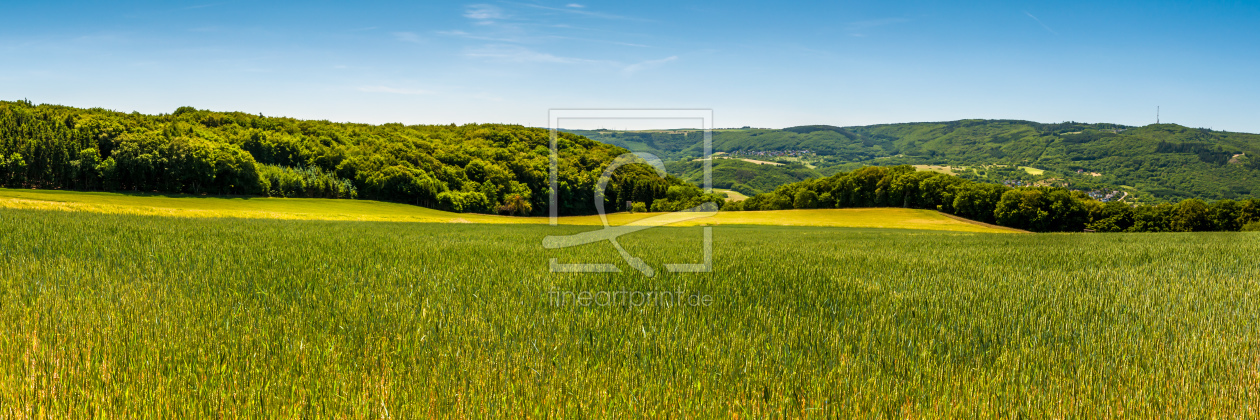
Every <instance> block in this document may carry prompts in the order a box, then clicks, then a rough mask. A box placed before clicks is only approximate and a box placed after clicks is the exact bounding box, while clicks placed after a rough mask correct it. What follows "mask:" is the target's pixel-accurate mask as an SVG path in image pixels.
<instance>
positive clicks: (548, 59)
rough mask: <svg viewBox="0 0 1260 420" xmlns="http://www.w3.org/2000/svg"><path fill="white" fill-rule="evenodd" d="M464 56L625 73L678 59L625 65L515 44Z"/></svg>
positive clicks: (629, 73) (492, 47)
mask: <svg viewBox="0 0 1260 420" xmlns="http://www.w3.org/2000/svg"><path fill="white" fill-rule="evenodd" d="M464 56H465V57H468V58H474V59H481V60H489V61H495V62H508V63H543V64H566V65H585V66H591V67H596V68H604V69H606V70H612V71H620V72H621V73H623V74H625V75H633V74H635V73H638V72H641V71H644V70H650V69H654V68H657V67H660V66H662V65H664V64H665V63H668V62H671V61H674V60H677V59H678V56H670V57H665V58H662V59H658V60H647V61H641V62H638V63H634V64H629V65H627V64H624V63H621V62H618V61H613V60H595V59H589V58H578V57H565V56H559V55H554V54H549V53H545V52H539V51H535V50H532V49H529V48H525V47H521V46H517V45H486V46H482V47H479V48H473V49H469V50H465V51H464Z"/></svg>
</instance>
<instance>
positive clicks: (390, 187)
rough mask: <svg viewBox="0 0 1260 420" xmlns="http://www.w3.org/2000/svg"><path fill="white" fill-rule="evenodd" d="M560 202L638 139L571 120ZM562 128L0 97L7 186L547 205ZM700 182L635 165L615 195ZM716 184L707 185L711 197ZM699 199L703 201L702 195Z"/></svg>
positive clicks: (610, 194)
mask: <svg viewBox="0 0 1260 420" xmlns="http://www.w3.org/2000/svg"><path fill="white" fill-rule="evenodd" d="M556 143H557V150H558V160H557V186H558V190H559V191H558V205H559V213H560V214H561V215H577V214H593V213H595V211H596V209H595V204H594V200H593V197H595V194H594V190H595V186H596V183H597V182H598V180H599V178H600V176H601V174H602V171H603V170H604V168H605V167H606V166H607V164H608V163H609V162H611V161H612V160H613V159H615V158H616V157H617V156H620V155H621V154H623V153H626V152H627V151H626V150H625V149H622V148H619V147H616V146H610V145H606V144H602V143H599V142H595V141H591V140H589V139H586V138H584V137H581V136H577V135H573V134H568V133H559V135H558V138H557V142H556ZM549 145H550V134H549V133H548V131H547V130H544V129H538V128H527V127H522V126H518V125H498V124H468V125H462V126H456V125H402V124H384V125H368V124H351V123H333V122H328V121H310V120H297V119H292V118H277V117H264V116H262V115H252V114H246V113H240V112H211V111H205V110H198V109H195V108H191V107H181V108H179V109H176V110H175V111H174V112H172V113H170V114H162V115H143V114H139V113H121V112H114V111H109V110H104V109H99V108H93V109H81V108H73V107H66V106H57V105H38V106H36V105H33V104H31V103H30V102H29V101H14V102H0V187H6V188H41V189H74V190H107V191H141V192H161V193H184V194H236V195H261V196H275V197H320V198H362V199H373V200H383V201H393V202H402V203H410V204H416V205H422V206H426V207H433V208H439V209H443V210H449V211H454V212H477V213H501V214H515V215H541V214H546V212H547V206H548V198H549V193H550V189H549V169H550V168H549V159H550V148H549ZM671 187H674V191H675V194H674V196H675V197H678V196H679V194H680V192H685V193H686V194H684V195H686V196H688V197H699V196H700V195H701V194H700V193H699V188H696V187H694V186H691V185H689V184H687V183H685V182H684V181H682V180H681V179H678V178H675V177H661V176H659V175H658V174H657V173H656V172H655V171H653V170H652V169H651V168H650V167H648V166H646V165H641V164H634V165H626V166H623V167H621V168H620V169H618V170H617V171H616V172H615V173H614V174H613V176H612V181H611V182H610V183H609V185H608V187H607V189H606V191H605V196H604V198H605V200H606V202H607V203H608V207H609V208H615V209H618V210H621V209H622V207H624V203H625V202H626V201H637V202H644V203H649V204H650V203H652V202H653V201H654V200H655V199H657V198H665V197H666V194H667V193H668V192H669V190H670V188H671ZM715 198H716V197H707V198H706V201H713V199H715ZM699 200H700V199H699V198H696V199H695V200H693V201H699Z"/></svg>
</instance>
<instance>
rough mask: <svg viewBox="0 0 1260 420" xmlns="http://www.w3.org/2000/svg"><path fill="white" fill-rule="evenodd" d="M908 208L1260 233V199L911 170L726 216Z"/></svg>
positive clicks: (794, 189) (1028, 225)
mask: <svg viewBox="0 0 1260 420" xmlns="http://www.w3.org/2000/svg"><path fill="white" fill-rule="evenodd" d="M849 207H907V208H917V209H930V210H939V211H942V212H945V213H949V214H953V215H957V216H961V217H965V218H968V219H972V220H977V221H981V222H986V223H993V224H997V225H1001V226H1007V227H1013V228H1018V229H1026V230H1030V231H1034V232H1065V231H1066V232H1079V231H1082V230H1086V229H1088V230H1093V231H1098V232H1201V231H1238V230H1260V200H1255V199H1249V200H1243V201H1234V200H1218V201H1215V202H1212V203H1207V202H1204V201H1202V200H1198V199H1187V200H1183V201H1181V202H1179V203H1176V204H1172V203H1163V204H1158V205H1150V206H1133V205H1130V204H1126V203H1122V202H1108V203H1102V202H1099V201H1097V200H1094V199H1092V198H1090V197H1089V196H1087V195H1085V194H1084V193H1082V192H1080V191H1071V190H1067V189H1063V188H1053V187H1014V188H1012V187H1007V186H1005V185H1000V184H988V183H980V182H974V181H970V180H967V179H963V178H959V177H956V176H951V175H946V174H941V173H936V172H926V171H916V170H915V169H914V167H912V166H895V167H881V166H871V167H865V168H862V169H858V170H856V171H853V172H841V173H837V174H835V175H832V176H829V177H826V178H817V179H811V180H806V181H802V182H798V183H794V184H788V185H784V186H781V187H779V188H778V189H776V190H775V191H774V192H772V193H767V194H760V195H757V196H755V197H751V198H749V199H747V200H745V201H742V202H737V203H729V204H727V205H726V206H725V207H724V210H785V209H812V208H849Z"/></svg>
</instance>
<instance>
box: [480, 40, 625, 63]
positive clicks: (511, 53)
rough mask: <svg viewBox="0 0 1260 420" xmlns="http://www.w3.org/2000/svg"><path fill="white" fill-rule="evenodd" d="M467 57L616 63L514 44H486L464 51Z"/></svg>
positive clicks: (543, 61)
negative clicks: (555, 53) (536, 49)
mask: <svg viewBox="0 0 1260 420" xmlns="http://www.w3.org/2000/svg"><path fill="white" fill-rule="evenodd" d="M464 56H465V57H469V58H479V59H487V60H493V61H506V62H511V63H555V64H597V65H617V64H618V63H617V62H615V61H607V60H590V59H585V58H574V57H562V56H557V55H552V54H548V53H542V52H538V51H534V50H531V49H529V48H525V47H520V46H515V45H486V46H482V47H479V48H474V49H470V50H467V51H464Z"/></svg>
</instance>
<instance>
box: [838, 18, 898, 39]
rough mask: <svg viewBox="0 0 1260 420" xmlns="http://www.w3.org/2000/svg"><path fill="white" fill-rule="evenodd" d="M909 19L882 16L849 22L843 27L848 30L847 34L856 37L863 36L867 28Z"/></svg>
mask: <svg viewBox="0 0 1260 420" xmlns="http://www.w3.org/2000/svg"><path fill="white" fill-rule="evenodd" d="M909 21H910V19H906V18H884V19H871V20H861V21H857V22H849V23H848V24H846V25H845V26H844V28H845V30H846V31H848V32H849V35H852V36H856V37H865V36H866V34H865V33H864V32H865V31H866V30H868V29H872V28H877V27H880V26H887V25H894V24H898V23H906V22H909Z"/></svg>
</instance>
